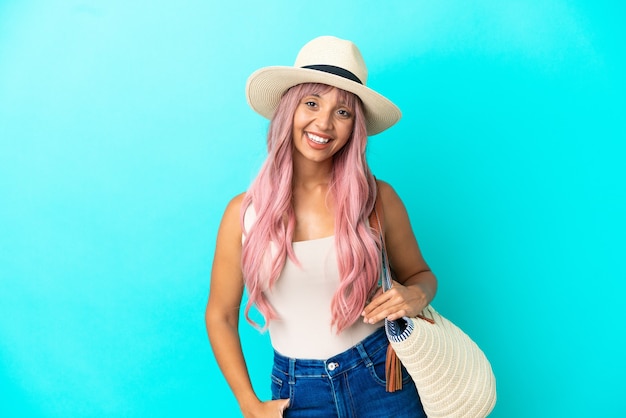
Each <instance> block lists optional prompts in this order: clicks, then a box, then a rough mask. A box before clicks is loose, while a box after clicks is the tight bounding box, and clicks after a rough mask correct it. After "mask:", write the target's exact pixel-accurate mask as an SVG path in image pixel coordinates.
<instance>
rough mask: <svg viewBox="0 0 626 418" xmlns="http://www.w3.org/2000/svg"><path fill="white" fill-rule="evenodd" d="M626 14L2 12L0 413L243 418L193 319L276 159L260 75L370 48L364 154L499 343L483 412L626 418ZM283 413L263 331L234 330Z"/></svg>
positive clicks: (584, 9)
mask: <svg viewBox="0 0 626 418" xmlns="http://www.w3.org/2000/svg"><path fill="white" fill-rule="evenodd" d="M625 11H626V10H625V6H624V3H623V2H618V1H591V0H579V1H564V0H543V1H540V0H529V1H523V0H518V1H506V0H484V1H446V0H423V1H417V0H412V1H409V0H404V1H386V2H371V3H369V2H357V1H343V2H331V1H327V0H320V1H317V2H291V1H274V2H256V1H255V2H252V1H249V2H237V1H231V2H226V1H224V2H204V1H200V0H196V1H180V2H160V3H159V2H149V1H145V0H138V1H119V0H112V1H104V0H102V1H96V0H91V1H90V0H75V1H69V0H61V1H54V2H53V1H43V0H42V1H35V0H23V1H17V0H15V1H11V0H4V1H2V2H0V416H2V417H42V418H43V417H46V418H48V417H174V416H185V417H214V416H219V417H238V416H240V414H239V411H238V408H237V405H236V402H235V401H234V398H233V397H232V395H231V393H230V391H229V389H228V387H227V385H226V383H225V381H224V379H223V378H222V376H221V374H220V372H219V371H218V368H217V365H216V363H215V361H214V359H213V356H212V353H211V349H210V346H209V343H208V340H207V338H206V332H205V329H204V322H203V314H204V306H205V303H206V300H207V295H208V289H209V282H210V268H211V261H212V254H213V250H214V242H215V235H216V230H217V227H218V223H219V220H220V217H221V214H222V211H223V209H224V207H225V205H226V203H227V202H228V200H229V199H230V198H231V197H232V196H234V195H235V194H237V193H239V192H241V191H243V190H245V189H246V187H247V186H248V184H249V182H250V181H251V179H252V178H253V176H254V174H255V173H256V171H257V170H258V168H259V166H260V164H261V162H262V160H263V158H264V152H265V148H264V147H265V145H264V136H265V132H266V129H267V121H265V120H263V119H262V118H261V117H260V116H258V115H256V114H255V113H254V112H253V111H252V110H250V109H249V108H248V106H247V104H246V101H245V97H244V86H245V82H246V79H247V77H248V75H249V74H250V73H251V72H252V71H254V70H256V69H257V68H259V67H262V66H266V65H291V64H292V63H293V60H294V58H295V55H296V53H297V51H298V50H299V49H300V47H301V46H302V45H303V44H304V43H305V42H307V41H308V40H310V39H311V38H313V37H315V36H319V35H327V34H330V35H336V36H339V37H343V38H347V39H351V40H354V41H355V42H356V43H357V44H358V45H359V47H360V48H361V50H362V52H363V54H364V56H365V59H366V62H367V63H368V66H369V69H370V83H369V84H370V86H371V87H373V88H375V89H377V90H379V91H381V92H382V93H383V94H385V95H386V96H388V97H389V98H390V99H392V100H393V101H395V102H396V103H397V104H398V105H399V106H400V108H401V109H402V110H403V113H404V115H403V119H402V120H401V121H400V123H399V124H398V125H397V126H396V127H394V128H393V129H391V130H389V131H387V132H385V133H383V134H381V135H378V136H375V137H372V138H371V141H370V145H369V150H368V153H369V160H370V164H371V166H372V168H373V171H374V173H375V174H376V176H377V177H379V178H381V179H384V180H386V181H388V182H390V183H391V184H392V185H394V187H395V188H396V189H397V191H398V193H399V194H400V195H401V196H402V198H403V199H404V201H405V204H406V206H407V208H408V211H409V214H410V216H411V220H412V223H413V227H414V229H415V233H416V235H417V237H418V240H419V241H420V244H421V247H422V250H423V252H424V254H425V256H426V258H427V260H428V262H429V263H430V265H431V267H432V268H433V270H434V271H435V273H436V274H437V276H438V277H439V281H440V290H439V294H438V296H437V298H436V299H435V302H434V305H435V306H436V308H437V309H438V310H440V311H441V312H442V313H444V315H447V316H448V317H449V318H450V319H452V320H453V321H455V322H457V323H458V324H459V325H460V326H461V327H462V328H463V329H465V330H466V331H467V332H468V333H469V334H470V335H471V336H472V337H473V338H474V339H475V340H476V341H477V342H478V344H479V345H480V346H481V347H482V348H483V349H484V351H485V352H486V354H487V356H488V357H489V358H490V360H491V362H492V365H493V368H494V371H495V373H496V376H497V382H498V395H499V399H498V404H497V406H496V408H495V410H494V412H493V414H492V416H493V417H505V418H515V417H561V416H563V417H565V416H567V417H618V416H624V411H623V401H622V400H621V398H622V396H623V395H622V392H623V390H624V383H623V376H624V373H625V372H626V361H625V360H624V355H623V353H624V344H623V341H622V339H623V337H624V323H625V320H626V315H625V314H624V310H623V305H624V304H623V297H624V296H623V295H624V291H625V290H626V287H625V285H624V281H625V279H626V269H625V268H624V250H625V249H626V246H625V245H624V238H623V237H624V234H625V233H626V225H625V224H626V222H625V213H626V196H625V194H626V191H625V190H626V189H625V186H624V178H625V172H624V157H625V146H624V141H625V140H626V127H625V119H626V117H625V115H626V86H625V84H626V83H625V77H624V74H626V62H625V55H626V54H625V46H624V45H625V44H624V39H626V33H625V32H626V31H625V30H624V26H623V21H624V17H625V16H626V13H625ZM242 334H243V337H244V348H245V352H246V355H247V358H248V362H249V366H250V371H251V375H252V378H253V382H254V385H255V387H256V388H257V390H258V392H259V394H260V396H263V397H267V396H268V394H269V390H268V382H269V380H268V373H269V369H268V367H269V362H270V357H269V355H270V352H271V349H270V344H269V340H268V336H267V335H261V334H259V333H257V332H256V331H255V330H254V329H252V328H251V327H249V326H247V325H245V326H243V327H242Z"/></svg>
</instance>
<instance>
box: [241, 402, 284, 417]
mask: <svg viewBox="0 0 626 418" xmlns="http://www.w3.org/2000/svg"><path fill="white" fill-rule="evenodd" d="M287 408H289V399H277V400H273V401H265V402H260V404H259V405H257V406H255V407H254V410H252V411H250V410H249V411H247V412H244V415H243V416H244V417H245V418H282V417H283V412H284V411H285V409H287Z"/></svg>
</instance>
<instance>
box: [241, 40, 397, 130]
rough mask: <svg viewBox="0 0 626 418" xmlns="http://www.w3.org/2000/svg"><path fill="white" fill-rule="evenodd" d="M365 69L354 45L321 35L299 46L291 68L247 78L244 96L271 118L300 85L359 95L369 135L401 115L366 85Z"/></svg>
mask: <svg viewBox="0 0 626 418" xmlns="http://www.w3.org/2000/svg"><path fill="white" fill-rule="evenodd" d="M366 82H367V67H366V66H365V61H364V60H363V57H362V55H361V52H360V51H359V49H358V48H357V47H356V45H355V44H354V43H352V42H350V41H346V40H344V39H339V38H336V37H334V36H320V37H319V38H315V39H313V40H312V41H309V42H308V43H307V44H306V45H304V46H303V47H302V49H301V50H300V52H299V53H298V56H297V57H296V61H295V64H294V65H293V67H284V66H280V67H265V68H261V69H259V70H257V71H255V72H254V73H252V75H251V76H250V77H249V78H248V83H247V85H246V96H247V99H248V103H249V104H250V106H251V107H252V109H254V111H255V112H257V113H259V114H260V115H262V116H264V117H266V118H268V119H271V118H272V116H273V115H274V112H275V111H276V107H277V106H278V103H279V102H280V99H281V97H282V96H283V94H284V93H285V92H286V91H287V90H288V89H289V88H291V87H293V86H295V85H298V84H302V83H322V84H328V85H330V86H334V87H337V88H340V89H342V90H346V91H349V92H351V93H354V94H356V95H357V96H359V98H360V99H361V101H362V102H363V105H364V108H365V109H364V110H365V118H366V127H367V133H368V135H375V134H377V133H380V132H382V131H384V130H385V129H387V128H389V127H390V126H392V125H393V124H395V123H396V122H397V121H398V120H400V117H401V116H402V113H401V112H400V109H398V107H397V106H396V105H394V104H393V103H392V102H391V101H390V100H389V99H387V98H386V97H384V96H382V95H381V94H379V93H376V92H375V91H374V90H372V89H370V88H369V87H367V86H366Z"/></svg>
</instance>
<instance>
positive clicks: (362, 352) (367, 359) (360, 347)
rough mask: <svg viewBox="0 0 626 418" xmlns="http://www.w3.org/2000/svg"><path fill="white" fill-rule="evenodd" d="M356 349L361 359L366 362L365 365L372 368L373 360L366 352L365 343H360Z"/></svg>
mask: <svg viewBox="0 0 626 418" xmlns="http://www.w3.org/2000/svg"><path fill="white" fill-rule="evenodd" d="M355 347H356V349H357V351H358V352H359V354H360V355H361V358H362V359H363V361H364V362H365V365H366V366H367V367H369V366H371V365H372V364H373V363H372V360H370V356H369V355H368V354H367V351H365V347H363V343H358V344H357V345H356V346H355Z"/></svg>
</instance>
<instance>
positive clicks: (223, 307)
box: [205, 195, 286, 417]
mask: <svg viewBox="0 0 626 418" xmlns="http://www.w3.org/2000/svg"><path fill="white" fill-rule="evenodd" d="M242 200H243V195H239V196H237V197H235V198H234V199H233V200H232V201H231V202H230V203H229V204H228V207H227V208H226V211H225V212H224V216H223V218H222V222H221V224H220V228H219V231H218V235H217V242H216V246H215V256H214V259H213V268H212V271H211V288H210V292H209V301H208V303H207V307H206V312H205V323H206V328H207V333H208V335H209V340H210V342H211V347H212V348H213V353H214V355H215V359H216V360H217V364H218V365H219V367H220V369H221V371H222V374H223V375H224V377H225V378H226V381H227V382H228V384H229V386H230V388H231V390H232V392H233V394H234V395H235V398H236V399H237V402H238V403H239V407H240V408H241V411H242V413H243V415H244V416H245V417H281V416H282V410H283V409H284V407H286V404H285V402H284V401H271V402H265V403H262V402H261V401H260V400H259V398H258V397H257V396H256V394H255V393H254V390H253V388H252V383H251V381H250V376H249V373H248V368H247V366H246V362H245V359H244V356H243V350H242V347H241V339H240V336H239V330H238V327H239V312H240V307H241V301H242V296H243V289H244V282H243V274H242V272H241V234H242V232H241V225H240V221H239V219H240V210H241V202H242Z"/></svg>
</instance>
